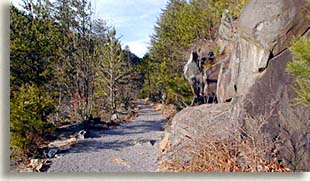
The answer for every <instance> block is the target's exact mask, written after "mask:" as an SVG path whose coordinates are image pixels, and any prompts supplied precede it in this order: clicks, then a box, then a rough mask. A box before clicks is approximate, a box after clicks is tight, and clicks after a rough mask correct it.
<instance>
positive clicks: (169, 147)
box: [161, 0, 310, 171]
mask: <svg viewBox="0 0 310 181" xmlns="http://www.w3.org/2000/svg"><path fill="white" fill-rule="evenodd" d="M307 9H309V6H308V5H306V4H305V2H304V1H303V0H296V1H292V0H278V1H274V0H250V2H249V3H248V4H247V5H246V6H245V8H244V9H243V11H242V13H241V17H240V19H239V20H240V23H239V24H238V26H237V33H236V34H232V33H231V31H230V30H229V27H234V25H233V24H231V25H229V24H228V25H227V22H228V23H233V22H232V21H230V22H229V21H227V18H225V16H226V17H227V15H225V16H224V15H223V18H222V21H224V20H225V22H222V23H226V25H221V26H220V30H219V31H220V32H219V33H220V37H221V38H222V41H221V42H223V41H224V42H226V43H224V44H225V46H226V47H231V51H228V52H226V58H224V59H223V60H222V64H221V67H220V68H219V75H218V83H217V96H218V101H219V102H220V104H217V105H202V106H199V107H189V108H186V109H184V110H182V111H181V112H180V113H178V114H177V115H176V116H175V117H174V119H173V121H172V125H171V128H170V129H168V130H167V131H166V136H165V144H164V145H161V148H162V151H163V152H164V154H163V158H164V159H171V158H173V157H176V156H177V157H179V158H184V159H185V158H186V156H185V154H184V153H182V152H179V150H181V149H182V148H186V147H188V146H190V147H193V146H194V143H195V142H196V141H198V140H197V139H198V138H200V137H202V136H203V135H204V134H208V135H210V134H211V135H214V136H221V137H225V136H228V134H227V133H226V132H225V131H223V130H227V129H230V130H234V129H235V126H236V125H234V124H235V123H236V122H234V121H232V120H237V124H238V126H240V127H242V128H243V129H245V130H247V129H248V128H249V127H251V124H252V123H251V122H249V121H248V120H246V119H245V117H247V116H250V117H251V118H254V119H257V120H259V119H263V120H264V123H263V124H262V126H261V127H260V128H259V130H257V132H258V133H259V134H264V135H267V137H268V138H270V140H275V139H279V138H281V140H279V142H281V145H282V146H279V148H278V149H279V150H280V153H279V157H280V158H281V159H282V163H284V164H285V166H287V167H290V168H292V169H294V170H303V171H304V170H308V171H309V169H310V164H309V163H310V152H309V150H310V149H309V147H310V136H309V135H310V123H309V120H310V111H309V110H307V109H305V108H304V107H302V106H293V104H291V100H292V99H293V98H294V97H295V96H296V95H295V93H294V91H293V89H292V85H293V84H294V77H293V76H292V75H291V74H289V73H287V72H286V66H287V63H288V62H289V61H291V60H292V56H291V53H290V51H289V49H288V46H289V43H290V42H291V40H292V38H293V37H294V36H309V35H310V30H309V28H310V21H309V19H307V16H308V17H309V11H308V12H307ZM307 13H308V14H307ZM223 27H228V28H226V29H225V28H223ZM233 29H234V28H231V30H233ZM225 33H228V34H227V35H225ZM225 37H228V38H225ZM232 37H236V38H232ZM225 102H229V103H225ZM292 125H295V126H292ZM302 125H304V126H302ZM296 148H298V149H297V150H298V151H296ZM294 150H295V151H294ZM293 152H294V154H292V153H293ZM298 157H299V158H300V157H301V158H303V159H302V160H297V158H298ZM184 161H186V159H185V160H184Z"/></svg>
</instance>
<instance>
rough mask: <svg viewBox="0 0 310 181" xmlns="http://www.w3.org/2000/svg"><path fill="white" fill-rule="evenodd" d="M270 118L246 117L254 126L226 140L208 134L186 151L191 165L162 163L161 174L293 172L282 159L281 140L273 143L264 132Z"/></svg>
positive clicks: (239, 131)
mask: <svg viewBox="0 0 310 181" xmlns="http://www.w3.org/2000/svg"><path fill="white" fill-rule="evenodd" d="M269 117H270V115H269V114H268V115H266V116H264V117H261V118H252V117H250V116H246V117H245V121H246V122H250V124H249V125H250V126H248V127H247V128H246V129H245V128H241V127H237V130H238V131H234V130H226V132H225V133H223V134H225V135H226V136H225V137H223V138H220V137H219V136H213V135H208V134H206V135H205V136H203V137H202V138H200V139H197V141H196V142H195V144H194V145H195V146H193V147H191V148H188V149H187V150H186V151H185V152H186V154H187V155H190V156H191V159H190V161H189V162H187V163H184V161H183V162H182V161H180V160H181V159H174V160H169V161H165V162H162V163H161V171H168V172H290V171H292V170H291V169H289V168H285V167H284V166H283V165H282V159H280V158H279V149H278V147H277V143H278V142H279V141H281V140H280V138H278V139H277V140H272V139H271V138H270V137H269V136H268V135H267V134H263V133H262V132H261V128H262V127H263V126H264V125H265V124H267V122H266V121H265V120H267V119H268V118H269ZM232 121H233V120H232ZM236 125H238V124H236Z"/></svg>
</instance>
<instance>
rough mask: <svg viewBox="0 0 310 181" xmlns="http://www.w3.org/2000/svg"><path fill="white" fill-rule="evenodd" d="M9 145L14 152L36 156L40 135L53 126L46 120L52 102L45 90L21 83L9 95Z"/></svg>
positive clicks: (40, 139)
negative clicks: (17, 88) (16, 89)
mask: <svg viewBox="0 0 310 181" xmlns="http://www.w3.org/2000/svg"><path fill="white" fill-rule="evenodd" d="M11 96H12V98H11V102H10V107H11V116H10V133H11V134H10V135H11V142H10V147H11V150H12V151H13V153H12V154H13V155H14V152H15V153H16V152H26V153H28V154H31V156H36V151H37V148H38V146H39V145H40V143H41V141H42V137H43V136H44V135H45V134H47V133H50V131H52V130H53V129H52V128H53V127H52V125H51V124H49V123H48V122H47V118H48V116H49V115H50V114H51V113H53V111H54V106H53V105H54V102H53V100H52V99H51V98H50V97H49V96H48V95H47V93H46V91H45V90H43V89H42V88H39V87H37V86H35V85H28V84H27V85H23V86H21V87H20V88H19V90H18V91H16V92H14V93H13V95H11Z"/></svg>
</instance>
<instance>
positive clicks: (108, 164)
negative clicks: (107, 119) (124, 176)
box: [48, 101, 165, 172]
mask: <svg viewBox="0 0 310 181" xmlns="http://www.w3.org/2000/svg"><path fill="white" fill-rule="evenodd" d="M136 104H137V105H138V106H139V107H140V111H139V113H138V117H137V118H136V119H135V120H133V121H131V122H130V123H127V124H123V125H121V126H119V127H117V128H115V129H112V130H104V131H97V132H96V133H95V134H96V135H97V136H96V138H87V139H84V140H80V141H79V142H78V144H77V145H75V146H74V147H73V148H71V149H70V150H68V151H67V152H66V153H64V154H63V155H60V157H59V158H54V159H52V165H51V166H50V168H49V169H48V172H156V171H157V169H158V167H159V163H158V157H159V155H160V152H159V142H160V140H161V137H162V136H163V133H164V132H163V131H162V128H161V127H162V126H163V125H164V122H163V120H164V119H165V118H164V116H163V115H162V114H161V113H159V112H157V111H154V110H153V109H152V108H151V107H150V106H149V105H146V104H144V103H143V102H142V101H138V102H137V103H136Z"/></svg>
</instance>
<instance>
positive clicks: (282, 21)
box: [217, 0, 309, 102]
mask: <svg viewBox="0 0 310 181" xmlns="http://www.w3.org/2000/svg"><path fill="white" fill-rule="evenodd" d="M305 17H306V5H305V3H304V1H303V0H296V1H291V0H279V1H273V0H264V1H260V0H252V1H250V2H249V3H248V4H247V5H246V6H245V8H244V9H243V11H242V13H241V16H240V23H239V26H238V30H239V32H238V36H239V37H238V39H237V40H236V42H232V43H234V45H233V46H234V48H233V52H232V53H231V55H230V60H229V61H227V62H226V65H223V66H226V67H228V68H226V69H225V70H223V68H222V70H223V71H222V72H221V73H222V74H221V77H220V80H219V85H218V86H219V87H220V89H219V91H218V93H217V95H218V99H219V101H220V102H225V101H227V100H230V99H232V98H233V97H235V96H240V95H244V94H246V93H247V92H248V91H249V89H250V88H251V87H252V86H253V85H254V84H255V81H256V80H257V79H259V78H260V76H262V75H263V74H264V70H265V69H266V68H267V66H268V63H269V61H270V60H271V59H272V58H273V57H276V56H277V55H278V54H280V53H281V52H282V51H284V50H285V49H287V47H288V44H289V43H290V41H291V39H292V37H293V36H298V35H302V34H304V33H305V32H306V31H307V29H308V28H309V20H308V19H306V18H305Z"/></svg>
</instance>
